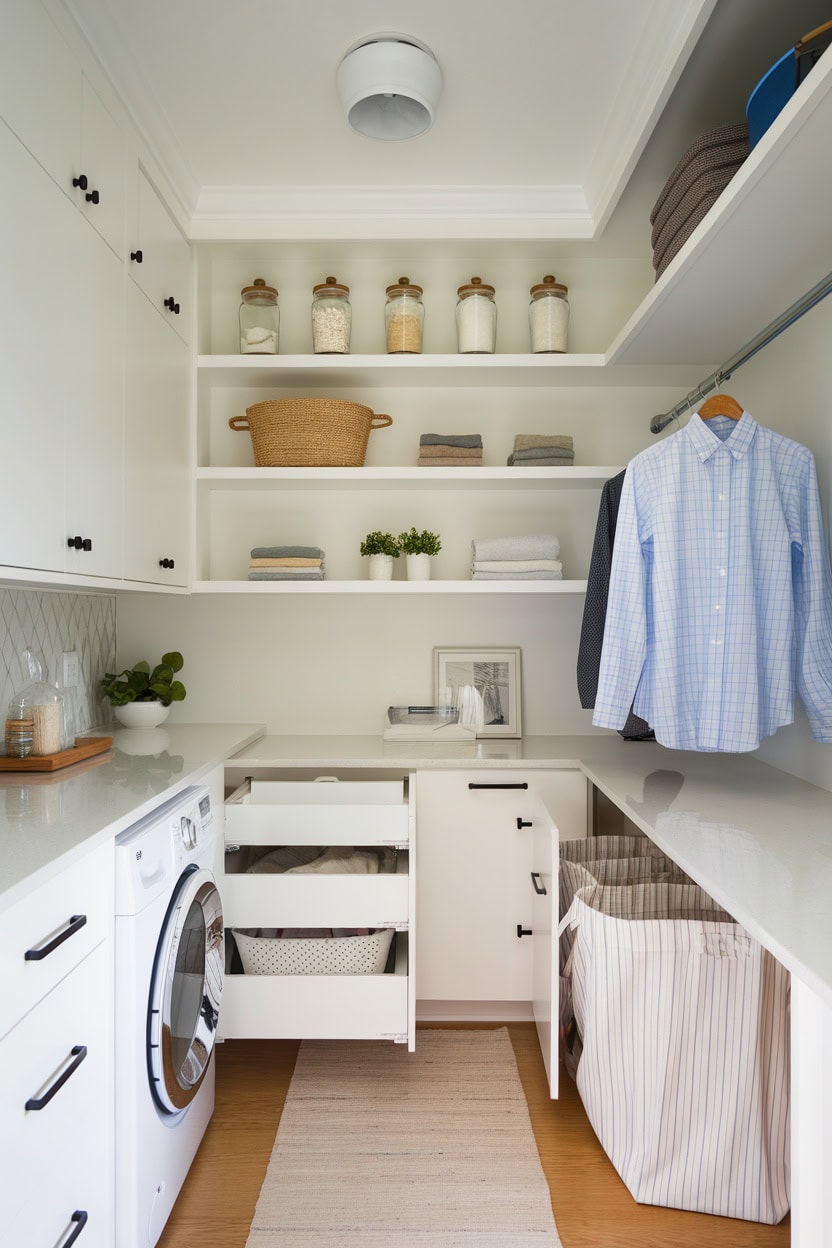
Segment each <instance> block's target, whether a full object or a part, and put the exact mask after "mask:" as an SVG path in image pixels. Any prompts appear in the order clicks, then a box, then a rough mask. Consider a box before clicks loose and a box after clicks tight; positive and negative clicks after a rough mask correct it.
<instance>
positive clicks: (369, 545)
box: [360, 530, 401, 581]
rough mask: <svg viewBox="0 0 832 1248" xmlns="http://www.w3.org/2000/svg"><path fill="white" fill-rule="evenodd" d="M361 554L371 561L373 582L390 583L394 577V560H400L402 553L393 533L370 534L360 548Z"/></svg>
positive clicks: (370, 571) (376, 532)
mask: <svg viewBox="0 0 832 1248" xmlns="http://www.w3.org/2000/svg"><path fill="white" fill-rule="evenodd" d="M360 550H361V554H362V555H366V556H367V558H368V559H369V564H368V567H369V573H370V580H371V581H389V580H391V579H392V576H393V560H394V559H398V557H399V555H400V554H401V551H400V550H399V543H398V542H397V540H396V538H395V537H394V536H393V534H392V533H381V532H379V531H378V530H376V531H375V532H373V533H368V534H367V536H366V537H365V538H364V541H363V542H362V543H361V546H360Z"/></svg>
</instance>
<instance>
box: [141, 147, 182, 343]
mask: <svg viewBox="0 0 832 1248" xmlns="http://www.w3.org/2000/svg"><path fill="white" fill-rule="evenodd" d="M136 196H137V220H138V224H137V230H136V240H135V244H134V246H133V247H132V248H131V251H130V274H131V276H132V278H133V280H134V281H135V282H136V285H137V286H138V287H139V288H140V289H141V290H143V291H144V293H145V294H146V295H147V297H148V299H149V300H150V302H151V303H152V304H153V306H154V308H156V309H157V311H158V312H159V314H160V315H161V316H163V317H164V318H165V320H166V321H167V322H168V323H169V324H170V325H171V326H172V327H173V328H174V329H175V330H176V332H177V333H178V334H179V336H180V337H181V338H182V339H183V340H184V341H185V342H188V341H190V321H191V317H190V309H191V275H190V246H189V244H188V242H187V240H186V239H185V238H183V236H182V234H181V232H180V230H179V228H178V227H177V225H176V223H175V221H174V220H173V218H172V217H171V215H170V213H169V212H168V210H167V208H166V207H165V205H164V204H163V202H162V200H161V199H160V198H159V196H158V195H157V193H156V191H155V189H154V188H153V186H151V184H150V182H149V181H148V179H147V177H146V176H145V174H144V173H143V172H142V170H141V169H139V170H138V171H137V184H136Z"/></svg>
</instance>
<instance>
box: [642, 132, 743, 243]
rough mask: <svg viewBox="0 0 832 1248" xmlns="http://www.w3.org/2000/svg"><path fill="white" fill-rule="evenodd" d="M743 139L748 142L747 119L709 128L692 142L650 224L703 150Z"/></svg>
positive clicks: (677, 165) (660, 193) (658, 202)
mask: <svg viewBox="0 0 832 1248" xmlns="http://www.w3.org/2000/svg"><path fill="white" fill-rule="evenodd" d="M743 140H744V141H745V142H746V143H747V142H748V125H747V123H746V122H745V121H739V122H735V123H734V124H732V125H730V126H719V127H718V128H717V129H716V130H708V131H707V132H706V133H705V134H702V135H700V136H699V138H698V139H696V140H695V141H694V142H693V143H691V145H690V147H689V148H687V150H686V151H685V153H684V155H683V156H682V157H681V159H680V160H679V161H678V162H677V164H676V166H675V167H674V169H673V171H672V172H671V174H670V176H669V177H668V179H667V181H666V182H665V184H664V186H663V187H662V189H661V191H660V192H659V196H658V199H657V200H656V202H655V204H654V205H653V211H652V212H651V213H650V224H651V225H653V224H655V220H656V217H657V216H658V214H659V213H660V212H661V210H662V208H663V206H664V203H665V201H666V199H667V197H668V196H669V195H670V193H671V192H672V190H673V188H674V186H675V185H676V183H677V181H678V180H679V178H680V177H681V176H682V174H683V173H684V171H685V170H686V169H687V167H688V166H689V165H690V164H692V162H693V161H694V160H696V158H697V157H698V156H700V155H701V154H702V153H703V152H709V153H711V154H712V153H713V149H714V148H719V147H726V146H729V145H730V144H732V143H742V142H743Z"/></svg>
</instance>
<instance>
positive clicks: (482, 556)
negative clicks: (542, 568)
mask: <svg viewBox="0 0 832 1248" xmlns="http://www.w3.org/2000/svg"><path fill="white" fill-rule="evenodd" d="M559 556H560V542H559V541H558V539H557V538H556V537H555V536H554V534H551V535H550V534H548V533H544V534H531V535H529V534H523V536H522V537H476V538H474V540H473V542H472V543H471V559H472V562H473V563H482V562H485V561H486V560H488V561H491V560H495V559H557V558H559Z"/></svg>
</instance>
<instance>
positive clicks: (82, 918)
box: [23, 914, 87, 962]
mask: <svg viewBox="0 0 832 1248" xmlns="http://www.w3.org/2000/svg"><path fill="white" fill-rule="evenodd" d="M86 921H87V916H86V915H85V914H73V915H72V916H71V917H70V920H69V926H68V927H67V928H65V929H64V931H62V932H61V934H60V936H56V937H55V938H54V939H53V940H50V941H49V943H48V944H46V945H41V947H40V949H27V950H26V952H25V953H24V955H23V957H24V959H25V960H26V961H27V962H40V960H41V958H48V957H49V955H50V953H54V952H55V950H56V949H57V948H58V945H62V944H63V943H64V941H65V940H69V938H70V936H74V935H75V933H76V932H80V930H81V928H82V927H83V926H84V924H85V923H86Z"/></svg>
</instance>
